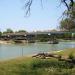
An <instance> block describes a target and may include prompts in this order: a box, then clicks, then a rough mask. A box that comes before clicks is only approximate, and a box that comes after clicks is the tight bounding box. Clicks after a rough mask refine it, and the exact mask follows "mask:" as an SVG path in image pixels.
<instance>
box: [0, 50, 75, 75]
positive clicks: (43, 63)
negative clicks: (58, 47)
mask: <svg viewBox="0 0 75 75" xmlns="http://www.w3.org/2000/svg"><path fill="white" fill-rule="evenodd" d="M70 52H73V53H74V54H75V49H68V50H64V51H61V52H59V53H57V54H62V55H63V56H65V55H66V56H68V54H69V53H70ZM0 75H75V64H72V63H69V62H66V61H59V60H58V59H55V58H49V59H39V58H31V57H23V58H18V59H13V60H9V61H2V62H0Z"/></svg>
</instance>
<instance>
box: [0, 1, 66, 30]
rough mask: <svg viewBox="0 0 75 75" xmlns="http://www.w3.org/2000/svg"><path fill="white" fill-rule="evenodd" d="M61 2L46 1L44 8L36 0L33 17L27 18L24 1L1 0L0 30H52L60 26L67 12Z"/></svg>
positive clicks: (32, 8) (33, 6)
mask: <svg viewBox="0 0 75 75" xmlns="http://www.w3.org/2000/svg"><path fill="white" fill-rule="evenodd" d="M59 5H60V0H44V1H43V8H42V7H41V3H40V0H34V2H33V5H32V7H31V15H30V16H29V17H24V16H25V11H24V9H23V6H24V0H0V30H1V31H5V30H6V29H7V28H11V29H13V30H14V31H17V30H20V29H24V30H27V31H36V30H38V31H39V30H51V29H55V28H57V26H58V25H59V21H60V20H58V18H59V17H60V16H61V15H62V12H63V11H64V10H65V7H64V5H61V6H60V7H59Z"/></svg>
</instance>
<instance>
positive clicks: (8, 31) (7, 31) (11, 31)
mask: <svg viewBox="0 0 75 75" xmlns="http://www.w3.org/2000/svg"><path fill="white" fill-rule="evenodd" d="M3 33H13V30H12V29H10V28H8V29H7V30H6V31H5V32H3Z"/></svg>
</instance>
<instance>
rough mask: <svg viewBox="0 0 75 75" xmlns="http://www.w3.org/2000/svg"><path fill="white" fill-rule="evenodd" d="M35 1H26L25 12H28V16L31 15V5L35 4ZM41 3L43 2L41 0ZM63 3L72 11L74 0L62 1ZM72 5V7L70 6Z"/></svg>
mask: <svg viewBox="0 0 75 75" xmlns="http://www.w3.org/2000/svg"><path fill="white" fill-rule="evenodd" d="M33 1H34V0H25V10H26V15H27V14H29V13H30V9H31V5H32V3H33ZM40 1H41V3H42V1H43V0H40ZM61 2H62V3H64V4H65V6H66V7H67V9H68V10H70V9H71V8H72V7H73V5H74V0H61ZM69 3H70V5H69Z"/></svg>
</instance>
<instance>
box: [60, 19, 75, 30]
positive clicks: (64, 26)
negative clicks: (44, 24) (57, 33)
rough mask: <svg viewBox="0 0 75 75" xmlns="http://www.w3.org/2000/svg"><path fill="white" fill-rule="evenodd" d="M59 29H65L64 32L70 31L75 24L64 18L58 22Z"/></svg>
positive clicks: (74, 27)
mask: <svg viewBox="0 0 75 75" xmlns="http://www.w3.org/2000/svg"><path fill="white" fill-rule="evenodd" d="M60 28H61V29H63V30H64V29H65V30H68V31H71V30H73V29H75V22H74V21H72V20H71V19H69V18H66V19H64V20H62V21H61V22H60Z"/></svg>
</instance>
